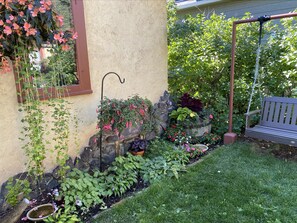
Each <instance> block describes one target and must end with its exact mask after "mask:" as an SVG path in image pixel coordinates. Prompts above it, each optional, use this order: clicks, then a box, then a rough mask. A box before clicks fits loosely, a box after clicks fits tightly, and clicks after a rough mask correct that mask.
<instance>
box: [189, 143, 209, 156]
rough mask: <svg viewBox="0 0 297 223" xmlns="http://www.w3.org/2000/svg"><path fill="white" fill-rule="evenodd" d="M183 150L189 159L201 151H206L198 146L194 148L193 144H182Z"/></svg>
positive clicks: (200, 153)
mask: <svg viewBox="0 0 297 223" xmlns="http://www.w3.org/2000/svg"><path fill="white" fill-rule="evenodd" d="M183 147H184V150H185V152H186V153H187V154H188V155H189V157H190V158H191V159H194V158H196V157H199V156H201V155H202V154H203V153H205V152H206V150H202V149H200V148H196V147H195V146H192V145H190V144H185V145H184V146H183Z"/></svg>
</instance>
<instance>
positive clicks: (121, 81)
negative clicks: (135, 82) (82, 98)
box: [99, 72, 125, 171]
mask: <svg viewBox="0 0 297 223" xmlns="http://www.w3.org/2000/svg"><path fill="white" fill-rule="evenodd" d="M109 74H114V75H116V76H117V77H118V78H119V81H120V83H121V84H124V83H125V78H123V80H122V79H121V77H120V75H118V74H117V73H116V72H108V73H106V74H105V75H104V76H103V78H102V82H101V101H100V103H101V104H102V101H103V90H104V80H105V77H106V76H108V75H109ZM100 117H102V109H101V111H100ZM102 137H103V135H102V121H101V120H100V139H99V143H100V145H99V148H100V171H102Z"/></svg>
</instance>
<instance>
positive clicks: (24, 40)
mask: <svg viewBox="0 0 297 223" xmlns="http://www.w3.org/2000/svg"><path fill="white" fill-rule="evenodd" d="M62 25H63V16H60V15H58V14H57V13H56V12H54V11H53V4H52V2H51V0H0V33H1V34H0V70H2V71H3V72H8V71H10V66H9V62H8V60H7V58H10V59H12V60H14V59H16V58H15V51H16V49H17V48H18V47H19V46H25V47H26V48H27V49H31V50H32V49H34V48H39V49H40V48H41V46H42V44H44V43H50V44H58V45H62V49H63V50H68V49H69V43H70V42H71V41H70V40H71V39H76V38H77V34H76V33H74V32H73V31H70V30H67V31H62V30H61V27H62Z"/></svg>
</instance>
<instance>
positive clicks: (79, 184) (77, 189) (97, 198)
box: [61, 169, 106, 212]
mask: <svg viewBox="0 0 297 223" xmlns="http://www.w3.org/2000/svg"><path fill="white" fill-rule="evenodd" d="M61 189H62V194H63V196H64V199H65V207H66V208H68V207H70V210H71V211H74V210H75V209H76V208H78V207H79V208H80V209H81V210H82V211H83V212H86V211H88V210H89V208H90V207H92V206H94V205H104V202H103V199H102V197H103V196H105V195H106V192H105V191H104V184H102V183H101V182H100V180H99V179H98V178H96V177H94V176H91V175H90V174H88V173H85V172H83V171H80V170H78V169H74V170H73V171H72V172H71V173H69V176H68V177H67V178H66V179H65V180H64V182H63V183H62V184H61Z"/></svg>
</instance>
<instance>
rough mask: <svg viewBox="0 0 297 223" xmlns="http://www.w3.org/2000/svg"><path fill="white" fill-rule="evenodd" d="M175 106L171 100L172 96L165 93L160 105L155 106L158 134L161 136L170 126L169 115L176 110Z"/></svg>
mask: <svg viewBox="0 0 297 223" xmlns="http://www.w3.org/2000/svg"><path fill="white" fill-rule="evenodd" d="M175 107H176V106H175V104H174V103H173V101H172V100H171V97H170V94H169V93H168V92H167V91H165V92H164V94H163V96H161V98H160V100H159V102H158V103H156V104H155V105H154V112H153V113H154V118H155V121H156V127H157V130H156V134H157V135H159V136H160V135H161V134H162V133H163V131H164V129H165V128H166V127H167V125H168V115H169V113H170V112H171V111H173V110H174V109H175Z"/></svg>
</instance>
